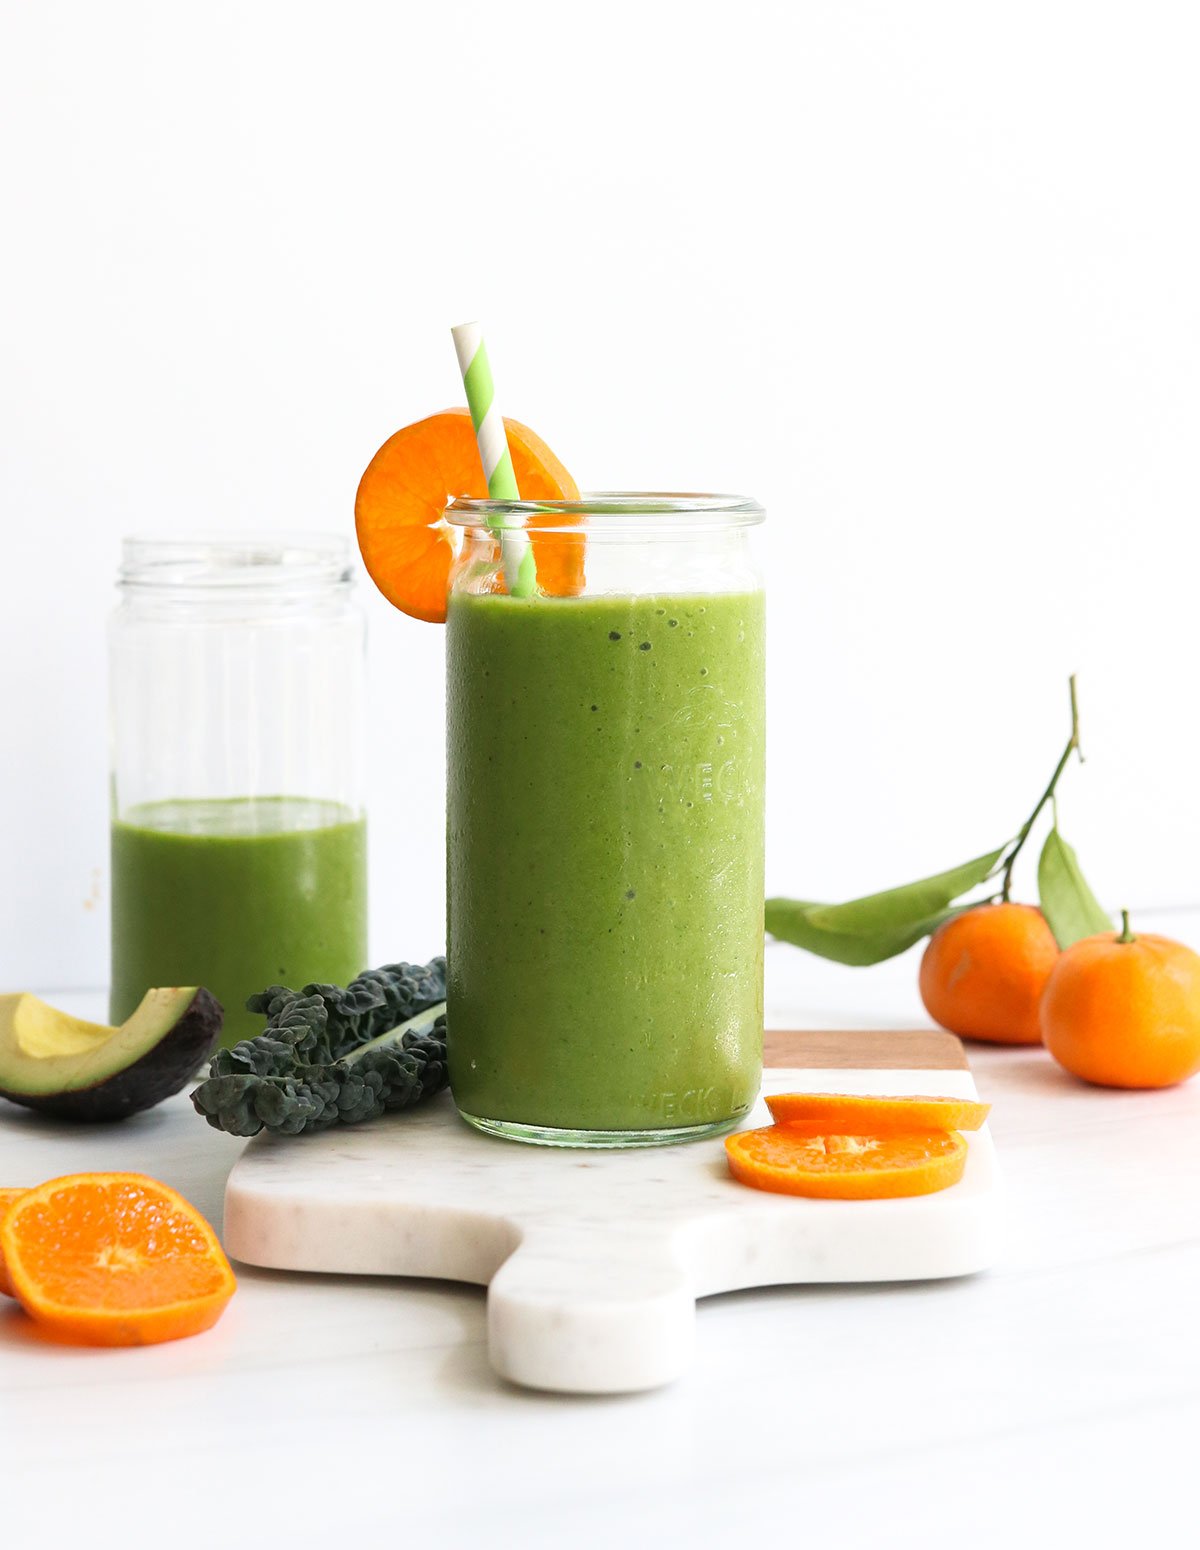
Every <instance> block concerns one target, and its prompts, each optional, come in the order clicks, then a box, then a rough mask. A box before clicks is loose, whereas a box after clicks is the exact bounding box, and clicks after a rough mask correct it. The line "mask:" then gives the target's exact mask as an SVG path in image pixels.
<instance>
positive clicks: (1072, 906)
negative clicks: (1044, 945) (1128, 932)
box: [1038, 828, 1113, 948]
mask: <svg viewBox="0 0 1200 1550" xmlns="http://www.w3.org/2000/svg"><path fill="white" fill-rule="evenodd" d="M1038 898H1039V899H1040V900H1041V905H1042V914H1043V915H1044V916H1045V917H1046V922H1047V924H1048V925H1049V927H1050V929H1051V931H1053V932H1054V940H1055V941H1056V942H1057V943H1058V945H1059V946H1060V947H1062V948H1068V947H1070V946H1071V944H1072V943H1073V942H1078V941H1079V940H1080V938H1081V937H1085V936H1095V935H1096V934H1097V932H1100V931H1111V930H1112V928H1113V924H1112V921H1111V920H1110V919H1109V918H1108V916H1107V915H1106V914H1105V913H1104V911H1103V910H1102V909H1101V908H1100V903H1099V900H1098V899H1097V898H1096V895H1095V894H1094V893H1093V892H1092V890H1091V889H1090V888H1089V887H1088V885H1087V881H1086V879H1085V878H1084V875H1083V873H1082V872H1081V871H1080V870H1079V860H1078V858H1077V857H1076V855H1075V852H1074V850H1073V849H1072V848H1071V846H1070V845H1068V844H1067V842H1066V840H1064V839H1063V837H1062V835H1061V834H1060V833H1059V832H1058V829H1057V828H1053V829H1051V830H1050V833H1049V834H1048V835H1047V836H1046V843H1045V844H1044V845H1043V846H1042V854H1041V855H1040V857H1039V858H1038Z"/></svg>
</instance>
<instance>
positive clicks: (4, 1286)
mask: <svg viewBox="0 0 1200 1550" xmlns="http://www.w3.org/2000/svg"><path fill="white" fill-rule="evenodd" d="M23 1194H25V1190H23V1189H0V1226H2V1225H3V1223H4V1218H5V1216H6V1215H7V1214H8V1208H9V1206H11V1205H12V1203H13V1201H14V1200H19V1199H20V1198H21V1196H22V1195H23ZM0 1293H3V1295H4V1296H5V1297H15V1296H16V1293H15V1292H14V1291H13V1289H12V1283H11V1282H10V1281H9V1279H8V1271H7V1269H6V1268H5V1265H4V1252H3V1250H2V1249H0Z"/></svg>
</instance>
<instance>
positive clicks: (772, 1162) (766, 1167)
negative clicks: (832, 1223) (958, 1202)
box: [725, 1124, 967, 1200]
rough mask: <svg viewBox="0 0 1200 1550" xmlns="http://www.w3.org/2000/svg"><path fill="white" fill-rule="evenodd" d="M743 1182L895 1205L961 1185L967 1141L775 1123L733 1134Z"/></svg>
mask: <svg viewBox="0 0 1200 1550" xmlns="http://www.w3.org/2000/svg"><path fill="white" fill-rule="evenodd" d="M725 1150H726V1152H727V1153H728V1155H729V1171H730V1173H732V1174H733V1176H734V1178H735V1179H737V1180H738V1182H739V1183H741V1184H749V1185H751V1186H752V1187H753V1188H754V1189H765V1190H770V1191H772V1192H774V1193H775V1194H779V1195H809V1196H813V1197H815V1198H818V1199H824V1200H891V1199H896V1198H898V1197H900V1196H904V1195H932V1194H933V1193H934V1192H935V1191H936V1190H939V1189H947V1188H948V1187H949V1186H950V1185H951V1184H957V1183H958V1181H959V1179H961V1178H962V1176H963V1169H964V1168H965V1167H966V1163H967V1143H966V1142H965V1141H964V1140H963V1138H962V1136H960V1135H959V1134H958V1132H957V1131H956V1130H911V1131H902V1130H897V1131H892V1132H889V1133H888V1134H886V1135H836V1134H831V1133H830V1130H829V1127H828V1126H820V1125H799V1124H797V1125H768V1126H767V1127H766V1128H765V1129H763V1130H742V1131H739V1132H738V1133H737V1135H732V1136H728V1137H726V1140H725Z"/></svg>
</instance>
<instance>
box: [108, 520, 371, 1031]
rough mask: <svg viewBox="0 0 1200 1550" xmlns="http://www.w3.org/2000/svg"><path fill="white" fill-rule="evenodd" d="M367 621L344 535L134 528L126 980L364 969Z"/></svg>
mask: <svg viewBox="0 0 1200 1550" xmlns="http://www.w3.org/2000/svg"><path fill="white" fill-rule="evenodd" d="M363 644H364V624H363V617H362V614H361V611H360V609H359V608H358V606H357V604H356V602H355V600H354V598H353V595H352V580H351V568H350V552H349V546H348V544H347V542H346V541H345V540H343V539H342V538H339V537H336V536H327V535H307V534H301V535H289V534H284V535H264V536H258V537H245V538H243V537H235V538H216V539H153V538H149V539H138V538H132V539H127V540H126V541H125V544H124V550H123V558H122V565H121V573H120V604H119V606H118V607H117V609H116V611H115V613H114V614H113V616H112V621H111V627H110V632H109V665H110V701H111V738H112V794H111V803H112V989H111V1003H110V1015H111V1018H112V1021H113V1022H115V1023H119V1022H122V1021H123V1020H124V1019H125V1018H126V1017H128V1016H129V1014H130V1013H131V1012H132V1011H133V1010H134V1008H135V1007H136V1006H137V1005H138V1003H139V1002H140V1001H141V999H142V996H143V995H144V994H145V992H146V991H147V990H148V989H149V988H150V987H151V986H157V985H205V986H207V987H208V989H209V990H210V991H212V993H213V994H214V995H215V996H216V997H217V999H218V1000H219V1001H220V1002H221V1004H222V1005H223V1006H224V1008H225V1027H224V1034H223V1042H225V1043H226V1044H232V1043H236V1042H237V1041H238V1040H239V1039H242V1038H247V1037H249V1036H251V1035H253V1034H254V1033H257V1032H258V1031H259V1030H260V1029H261V1027H262V1019H261V1018H260V1017H255V1016H252V1015H251V1014H249V1013H248V1012H247V1011H246V1010H245V1002H246V998H247V996H250V995H252V994H253V993H254V992H256V991H260V990H263V989H265V988H266V987H267V986H268V985H290V986H292V987H299V986H301V985H304V984H306V983H310V982H313V981H321V982H332V983H334V984H345V983H346V982H347V981H348V980H349V979H351V978H353V976H354V975H355V974H357V973H359V972H360V971H361V970H362V969H363V968H365V967H366V966H367V962H368V957H367V863H366V821H365V817H364V813H363V806H362V773H363V758H362V734H363V695H364V684H363Z"/></svg>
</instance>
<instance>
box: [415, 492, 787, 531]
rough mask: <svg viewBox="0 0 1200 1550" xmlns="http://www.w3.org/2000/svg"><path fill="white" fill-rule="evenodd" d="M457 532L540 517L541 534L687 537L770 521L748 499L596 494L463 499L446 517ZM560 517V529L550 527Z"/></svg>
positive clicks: (523, 522) (689, 494) (459, 498)
mask: <svg viewBox="0 0 1200 1550" xmlns="http://www.w3.org/2000/svg"><path fill="white" fill-rule="evenodd" d="M445 516H446V520H447V521H448V522H451V523H453V525H454V526H455V527H467V528H481V527H490V528H506V527H525V526H526V524H527V523H528V521H529V519H530V518H531V517H535V516H536V517H540V518H542V520H541V521H539V522H538V523H537V527H538V530H539V532H551V533H552V532H555V531H559V530H561V531H563V532H570V531H572V530H575V531H577V530H578V527H579V524H580V522H581V521H586V523H587V526H588V527H589V528H590V529H592V530H593V531H599V532H611V533H629V534H634V533H656V534H657V533H685V532H691V531H697V530H699V531H703V530H709V531H711V530H713V529H719V528H737V527H755V526H757V524H758V523H760V522H764V521H765V520H766V516H767V514H766V512H765V511H764V510H763V508H762V507H761V506H760V505H759V504H758V502H757V501H756V500H752V499H751V498H750V497H749V496H745V495H707V494H700V493H693V492H691V491H676V490H648V491H637V490H595V491H588V492H586V493H584V494H583V495H581V496H580V498H579V499H578V500H575V501H526V500H514V501H498V500H476V499H474V498H472V497H469V496H465V495H458V496H455V498H454V499H453V500H452V501H451V502H450V503H449V505H448V506H447V507H446V511H445ZM547 517H559V518H561V522H560V523H555V522H553V521H546V520H545V518H547Z"/></svg>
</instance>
